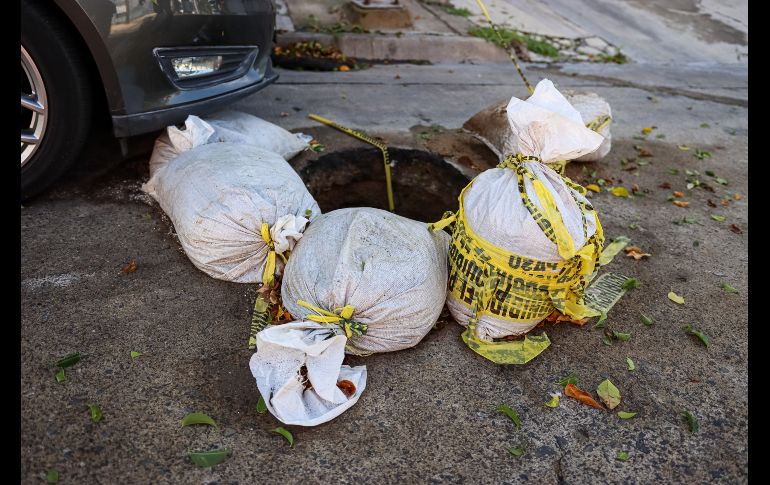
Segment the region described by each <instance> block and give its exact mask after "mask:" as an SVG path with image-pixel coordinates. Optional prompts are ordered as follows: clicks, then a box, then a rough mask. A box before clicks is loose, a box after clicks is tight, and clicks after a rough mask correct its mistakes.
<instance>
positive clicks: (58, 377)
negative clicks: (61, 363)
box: [55, 369, 67, 382]
mask: <svg viewBox="0 0 770 485" xmlns="http://www.w3.org/2000/svg"><path fill="white" fill-rule="evenodd" d="M55 377H56V382H64V381H66V380H67V376H66V375H65V374H64V369H59V372H57V373H56V376H55Z"/></svg>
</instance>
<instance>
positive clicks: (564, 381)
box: [556, 372, 578, 387]
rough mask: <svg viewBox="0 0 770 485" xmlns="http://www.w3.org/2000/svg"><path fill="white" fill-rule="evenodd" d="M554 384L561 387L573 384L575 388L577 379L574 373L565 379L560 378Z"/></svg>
mask: <svg viewBox="0 0 770 485" xmlns="http://www.w3.org/2000/svg"><path fill="white" fill-rule="evenodd" d="M556 383H557V384H559V385H560V386H561V387H567V385H568V384H573V385H575V386H577V383H578V378H577V375H575V373H574V372H570V373H569V375H568V376H567V377H562V378H561V379H559V380H558V381H556Z"/></svg>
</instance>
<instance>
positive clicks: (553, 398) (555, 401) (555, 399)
mask: <svg viewBox="0 0 770 485" xmlns="http://www.w3.org/2000/svg"><path fill="white" fill-rule="evenodd" d="M545 405H546V406H548V407H549V408H555V407H558V406H559V395H558V394H551V400H550V401H548V402H547V403H545Z"/></svg>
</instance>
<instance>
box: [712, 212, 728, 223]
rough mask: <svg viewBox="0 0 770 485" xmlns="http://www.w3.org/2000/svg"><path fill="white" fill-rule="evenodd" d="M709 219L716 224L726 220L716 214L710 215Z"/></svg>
mask: <svg viewBox="0 0 770 485" xmlns="http://www.w3.org/2000/svg"><path fill="white" fill-rule="evenodd" d="M711 218H712V219H714V220H715V221H717V222H723V221H724V220H725V219H726V217H725V216H720V215H718V214H711Z"/></svg>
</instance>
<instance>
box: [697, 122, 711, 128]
mask: <svg viewBox="0 0 770 485" xmlns="http://www.w3.org/2000/svg"><path fill="white" fill-rule="evenodd" d="M700 127H701V128H710V127H711V125H709V124H708V123H701V124H700Z"/></svg>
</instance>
